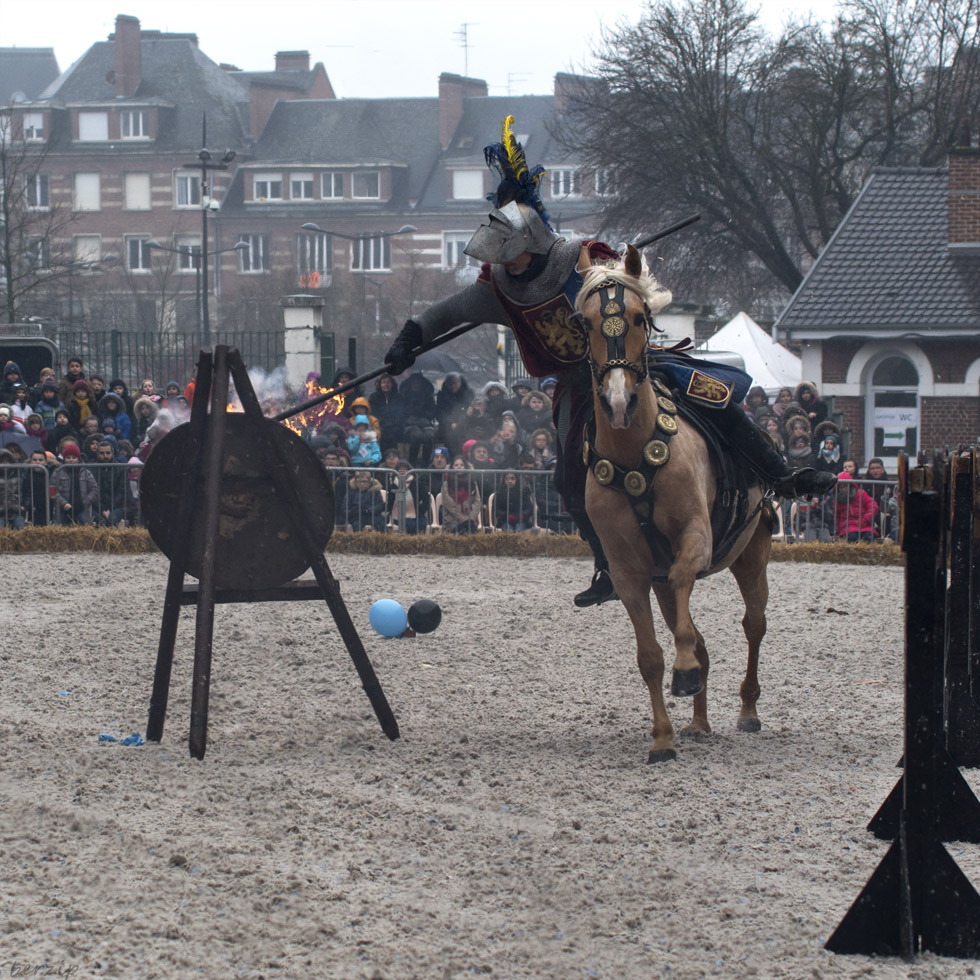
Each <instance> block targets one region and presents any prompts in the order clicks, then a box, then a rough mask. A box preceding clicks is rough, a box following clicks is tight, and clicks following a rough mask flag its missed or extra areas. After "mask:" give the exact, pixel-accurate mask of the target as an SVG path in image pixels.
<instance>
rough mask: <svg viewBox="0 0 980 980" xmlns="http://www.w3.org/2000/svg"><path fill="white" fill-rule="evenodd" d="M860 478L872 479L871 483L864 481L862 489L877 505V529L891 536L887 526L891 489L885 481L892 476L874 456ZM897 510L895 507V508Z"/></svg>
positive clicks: (882, 533) (884, 534) (882, 534)
mask: <svg viewBox="0 0 980 980" xmlns="http://www.w3.org/2000/svg"><path fill="white" fill-rule="evenodd" d="M861 479H862V480H873V481H875V482H873V483H866V484H865V486H864V489H865V490H866V491H867V492H868V494H869V496H870V497H871V499H872V500H873V501H874V502H875V503H876V504H877V505H878V521H879V530H880V532H881V536H882V537H893V536H894V535H893V534H892V529H891V528H889V527H888V523H889V521H888V518H889V513H890V509H889V506H888V505H889V502H890V500H891V498H892V494H893V489H892V487H891V486H890V485H889V483H888V482H887V481H890V480H891V479H892V478H891V477H890V476H889V475H888V473H887V472H886V470H885V464H884V462H883V461H882V460H881V458H880V457H878V456H875V457H874V458H872V459H870V460H868V468H867V469H866V470H865V472H864V476H862V477H861ZM896 510H897V508H896Z"/></svg>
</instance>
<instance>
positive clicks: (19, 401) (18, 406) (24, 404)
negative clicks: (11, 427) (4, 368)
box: [10, 381, 34, 425]
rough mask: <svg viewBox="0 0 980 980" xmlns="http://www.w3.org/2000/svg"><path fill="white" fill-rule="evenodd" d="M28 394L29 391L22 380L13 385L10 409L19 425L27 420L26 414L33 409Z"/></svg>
mask: <svg viewBox="0 0 980 980" xmlns="http://www.w3.org/2000/svg"><path fill="white" fill-rule="evenodd" d="M28 394H30V392H28V390H27V385H25V384H24V383H23V382H20V381H18V382H17V384H15V385H14V400H13V401H12V402H11V403H10V411H11V413H12V414H13V416H14V418H15V419H17V421H18V422H20V424H21V425H23V424H24V422H25V421H26V420H27V416H28V415H30V414H31V412H33V411H34V409H33V408H31V403H30V402H29V401H28V398H27V396H28Z"/></svg>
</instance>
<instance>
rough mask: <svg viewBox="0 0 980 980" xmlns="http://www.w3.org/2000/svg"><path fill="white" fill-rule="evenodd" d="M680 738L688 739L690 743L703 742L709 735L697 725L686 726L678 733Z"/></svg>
mask: <svg viewBox="0 0 980 980" xmlns="http://www.w3.org/2000/svg"><path fill="white" fill-rule="evenodd" d="M680 735H681V738H688V739H690V740H691V741H692V742H705V741H707V739H708V735H709V733H708V732H706V731H705V730H704V729H703V728H701V727H699V726H698V725H687V726H686V727H684V728H682V729H681V731H680Z"/></svg>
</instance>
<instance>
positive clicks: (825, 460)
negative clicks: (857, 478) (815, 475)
mask: <svg viewBox="0 0 980 980" xmlns="http://www.w3.org/2000/svg"><path fill="white" fill-rule="evenodd" d="M813 465H814V466H815V467H816V468H817V469H818V470H823V471H824V472H825V473H840V470H841V451H840V439H839V437H838V436H837V435H836V434H835V433H833V432H831V433H829V434H828V435H827V437H826V438H825V439H824V440H823V442H822V443H821V445H820V448H819V449H818V450H817V455H816V458H815V459H814V461H813Z"/></svg>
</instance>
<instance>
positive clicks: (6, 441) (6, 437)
mask: <svg viewBox="0 0 980 980" xmlns="http://www.w3.org/2000/svg"><path fill="white" fill-rule="evenodd" d="M12 442H15V443H17V445H18V446H20V448H21V449H23V450H24V453H25V455H27V456H30V455H31V453H32V452H34V450H35V449H42V448H43V447H42V446H41V440H40V439H38V438H36V437H35V436H25V435H24V433H23V432H11V431H10V430H9V429H8V430H7V431H4V432H0V447H3V446H9V445H10V444H11V443H12Z"/></svg>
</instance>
